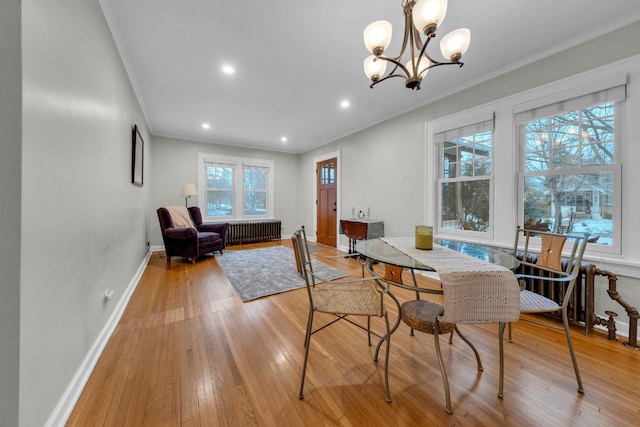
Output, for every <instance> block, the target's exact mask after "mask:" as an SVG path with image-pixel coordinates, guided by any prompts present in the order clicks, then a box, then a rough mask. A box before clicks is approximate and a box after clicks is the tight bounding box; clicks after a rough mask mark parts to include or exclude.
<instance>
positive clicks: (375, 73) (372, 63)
mask: <svg viewBox="0 0 640 427" xmlns="http://www.w3.org/2000/svg"><path fill="white" fill-rule="evenodd" d="M386 69H387V61H383V60H382V59H377V58H376V56H375V55H371V56H368V57H367V58H366V59H365V60H364V73H365V74H366V75H367V77H369V78H370V79H371V80H374V81H375V80H378V79H379V78H380V76H382V75H383V74H384V72H385V71H386Z"/></svg>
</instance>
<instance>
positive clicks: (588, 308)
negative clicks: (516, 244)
mask: <svg viewBox="0 0 640 427" xmlns="http://www.w3.org/2000/svg"><path fill="white" fill-rule="evenodd" d="M518 256H519V258H520V259H522V255H521V254H518ZM537 258H538V257H537V256H536V255H534V256H530V257H529V261H530V262H533V263H535V262H536V261H537ZM562 267H563V269H565V270H566V268H567V261H566V260H563V261H562ZM515 273H516V274H531V275H537V276H546V277H551V275H552V274H553V273H549V272H546V271H543V270H539V269H538V268H536V267H531V266H524V265H521V266H519V267H518V268H517V269H516V270H515ZM596 276H604V277H605V278H607V279H608V281H609V289H608V290H607V294H608V295H609V297H610V298H611V299H612V300H614V301H616V302H617V303H618V304H620V305H621V306H622V307H623V308H624V309H625V311H626V313H627V315H628V316H629V341H628V342H626V343H624V344H625V345H626V346H628V347H632V348H635V349H638V348H639V346H638V343H637V332H636V331H637V325H638V319H639V318H640V314H639V313H638V310H637V309H636V308H635V307H631V306H630V305H629V304H628V303H627V302H626V301H624V300H623V299H622V297H621V296H620V294H619V293H618V291H617V288H616V284H617V280H618V278H617V276H616V275H615V274H614V273H611V272H609V271H603V270H600V269H598V268H596V266H595V265H593V264H590V263H583V264H582V265H581V266H580V274H579V275H578V278H577V280H576V285H575V288H574V291H573V297H572V300H571V301H570V302H569V306H568V310H567V314H568V317H569V322H570V323H572V324H574V325H578V326H579V327H581V328H584V334H585V335H589V333H590V332H591V329H593V327H594V326H595V325H602V326H606V327H607V330H608V332H609V339H610V340H616V339H617V338H616V324H615V319H614V318H615V317H616V316H617V313H615V312H613V311H605V314H607V316H609V317H608V319H604V318H601V317H598V316H596V314H595V307H594V306H595V300H594V288H595V286H594V284H595V278H596ZM522 280H523V281H524V282H525V286H526V289H528V290H530V291H533V292H536V293H539V294H541V295H544V296H546V297H547V298H550V299H552V300H554V301H556V302H557V303H558V304H562V296H563V295H564V292H565V290H566V285H564V284H563V285H562V289H561V288H560V286H558V285H557V284H552V283H551V282H549V281H545V280H542V279H522ZM545 316H552V317H556V318H558V319H560V320H562V316H561V314H560V313H552V314H551V313H550V314H545Z"/></svg>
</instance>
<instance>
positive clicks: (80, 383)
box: [45, 251, 151, 427]
mask: <svg viewBox="0 0 640 427" xmlns="http://www.w3.org/2000/svg"><path fill="white" fill-rule="evenodd" d="M150 258H151V252H150V251H149V252H147V254H146V256H145V257H144V259H143V260H142V262H141V263H140V266H139V267H138V270H137V271H136V273H135V274H134V276H133V278H132V279H131V281H130V282H129V286H127V288H126V289H125V291H124V294H123V295H122V297H121V298H120V300H119V301H118V304H117V305H116V307H115V308H114V310H113V312H112V313H111V316H109V319H108V320H107V323H105V325H104V327H103V328H102V331H100V334H98V337H97V338H96V340H95V341H94V342H93V345H92V346H91V348H90V349H89V351H88V352H87V354H86V355H85V357H84V359H83V360H82V363H80V366H79V368H78V370H77V371H76V373H75V374H74V376H73V378H72V379H71V382H70V383H69V385H68V386H67V388H66V390H65V391H64V393H63V394H62V397H61V398H60V400H59V401H58V404H57V405H56V407H55V408H54V410H53V412H51V415H49V419H48V420H47V422H46V424H45V427H58V426H60V427H62V426H64V425H65V423H66V422H67V420H68V419H69V416H70V415H71V411H73V408H74V407H75V406H76V403H77V402H78V398H80V394H81V393H82V391H83V389H84V386H85V385H86V384H87V381H89V377H90V376H91V373H92V372H93V369H94V368H95V366H96V363H98V359H100V356H101V355H102V352H103V351H104V348H105V346H106V345H107V342H108V341H109V338H111V335H112V334H113V331H114V330H115V329H116V326H118V322H119V321H120V318H122V314H123V313H124V310H125V308H127V304H128V303H129V300H130V299H131V295H132V294H133V291H134V290H135V289H136V287H137V286H138V283H139V282H140V278H142V274H143V273H144V270H145V269H146V267H147V264H148V263H149V259H150Z"/></svg>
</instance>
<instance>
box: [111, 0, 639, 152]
mask: <svg viewBox="0 0 640 427" xmlns="http://www.w3.org/2000/svg"><path fill="white" fill-rule="evenodd" d="M100 3H101V5H102V8H103V10H104V13H105V16H106V19H107V22H108V24H109V27H110V28H111V31H112V33H113V35H114V39H115V40H116V44H117V46H118V49H119V51H120V54H121V56H122V59H123V62H124V64H125V67H126V68H127V71H128V73H129V76H130V78H131V81H132V83H133V86H134V90H135V92H136V94H137V96H138V99H139V100H140V103H141V105H142V109H143V112H144V115H145V117H146V119H147V122H148V124H149V126H150V130H151V133H152V134H154V135H160V136H167V137H174V138H179V139H187V140H195V141H204V142H212V143H218V144H226V145H236V146H242V147H252V148H259V149H265V150H273V151H283V152H291V153H302V152H305V151H307V150H310V149H312V148H314V147H318V146H320V145H323V144H326V143H328V142H331V141H333V140H336V139H338V138H341V137H344V136H346V135H349V134H351V133H353V132H356V131H358V130H361V129H364V128H367V127H369V126H372V125H374V124H376V123H380V122H382V121H384V120H387V119H389V118H392V117H395V116H397V115H400V114H402V113H405V112H407V111H410V110H413V109H415V108H417V107H420V106H422V105H425V104H428V103H430V102H432V101H434V100H436V99H438V98H442V97H443V96H446V95H449V94H451V93H454V92H457V91H459V90H461V89H464V88H467V87H470V86H472V85H474V84H477V83H480V82H482V81H485V80H488V79H490V78H492V77H495V76H497V75H500V74H502V73H504V72H507V71H509V70H512V69H515V68H518V67H520V66H523V65H525V64H527V63H530V62H532V61H534V60H537V59H540V58H542V57H545V56H548V55H550V54H553V53H556V52H558V51H560V50H563V49H566V48H567V47H570V46H572V45H575V44H577V43H580V42H583V41H585V40H588V39H590V38H592V37H596V36H598V35H601V34H604V33H606V32H608V31H611V30H613V29H616V28H618V27H621V26H623V25H625V24H628V23H631V22H634V21H637V20H638V19H640V1H638V0H607V1H602V0H534V1H532V0H483V1H478V0H449V7H448V12H447V16H446V18H445V20H444V22H443V24H442V25H441V27H440V28H439V30H438V32H437V34H438V37H437V38H436V41H439V40H440V39H441V38H442V36H444V35H445V34H446V33H448V32H449V31H451V30H453V29H456V28H459V27H468V28H469V29H470V30H471V46H470V48H469V51H468V52H467V54H466V55H465V56H464V57H463V59H462V60H463V62H464V63H465V65H464V67H463V68H457V67H454V66H451V67H439V68H435V69H433V70H431V71H430V72H429V74H428V76H427V77H425V80H424V81H423V84H422V89H421V90H420V91H411V90H409V89H406V88H405V87H404V81H403V80H402V79H391V80H389V81H386V82H383V83H381V84H379V85H377V86H376V87H375V88H373V89H370V88H369V83H370V82H369V80H368V79H367V78H366V77H365V75H364V72H363V67H362V61H363V60H364V58H365V57H366V56H368V55H369V52H368V51H367V50H366V48H365V47H364V43H363V39H362V30H363V29H364V27H366V26H367V25H368V24H369V23H371V22H373V21H375V20H378V19H386V20H388V21H390V22H391V23H392V24H393V28H394V36H393V39H392V42H391V46H390V48H389V49H388V50H387V52H388V54H390V55H391V54H394V55H395V54H397V52H399V50H400V43H401V38H402V32H403V27H402V25H403V22H402V19H403V17H402V9H401V1H400V0H395V1H390V0H317V1H306V0H271V1H269V0H244V1H219V0H218V1H214V0H133V1H132V0H100ZM429 48H430V49H429V50H430V51H432V52H433V53H434V56H437V57H439V56H440V55H441V54H440V52H439V48H438V46H429ZM432 48H434V49H433V50H432ZM223 64H231V65H233V66H234V67H235V69H236V70H237V71H236V73H235V74H234V75H232V76H229V75H226V74H224V73H223V72H222V71H221V67H222V66H223ZM343 99H346V100H349V102H350V103H351V105H350V107H349V108H348V109H342V108H341V107H340V105H339V104H340V102H341V101H342V100H343ZM203 123H210V125H211V128H210V129H208V130H205V129H203V128H202V124H203ZM285 135H286V136H287V138H288V142H287V143H286V144H283V143H282V142H281V141H280V138H281V137H282V136H285Z"/></svg>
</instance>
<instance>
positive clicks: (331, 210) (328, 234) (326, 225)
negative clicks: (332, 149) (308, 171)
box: [316, 157, 338, 248]
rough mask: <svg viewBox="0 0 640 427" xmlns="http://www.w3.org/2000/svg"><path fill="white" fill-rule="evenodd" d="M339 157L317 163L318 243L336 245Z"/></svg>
mask: <svg viewBox="0 0 640 427" xmlns="http://www.w3.org/2000/svg"><path fill="white" fill-rule="evenodd" d="M337 165H338V159H337V158H335V157H334V158H333V159H328V160H323V161H321V162H318V163H317V164H316V177H317V178H316V179H317V186H318V189H317V194H318V200H317V201H316V203H317V205H318V234H317V236H316V238H317V241H318V243H322V244H324V245H328V246H333V247H334V248H335V247H336V242H337V236H336V224H337V217H338V202H337V199H336V190H337V179H338V171H337Z"/></svg>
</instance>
